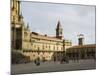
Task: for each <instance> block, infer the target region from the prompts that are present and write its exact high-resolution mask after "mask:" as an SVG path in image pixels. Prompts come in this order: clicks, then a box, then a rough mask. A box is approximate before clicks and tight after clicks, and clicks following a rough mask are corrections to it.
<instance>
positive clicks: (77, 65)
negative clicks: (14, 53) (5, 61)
mask: <svg viewBox="0 0 100 75" xmlns="http://www.w3.org/2000/svg"><path fill="white" fill-rule="evenodd" d="M89 69H96V61H95V60H93V59H88V60H79V62H77V61H76V62H74V61H69V63H64V64H61V63H60V62H53V61H51V62H44V63H43V62H41V64H40V66H36V65H35V64H34V62H31V63H27V64H17V65H12V66H11V74H12V75H15V74H28V73H43V72H57V71H74V70H89Z"/></svg>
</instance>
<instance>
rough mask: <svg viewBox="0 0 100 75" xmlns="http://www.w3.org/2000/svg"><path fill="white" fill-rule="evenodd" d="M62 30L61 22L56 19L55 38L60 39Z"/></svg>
mask: <svg viewBox="0 0 100 75" xmlns="http://www.w3.org/2000/svg"><path fill="white" fill-rule="evenodd" d="M62 31H63V29H62V26H61V23H60V21H59V20H58V24H57V28H56V38H59V39H62V37H63V32H62Z"/></svg>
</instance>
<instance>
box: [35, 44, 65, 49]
mask: <svg viewBox="0 0 100 75" xmlns="http://www.w3.org/2000/svg"><path fill="white" fill-rule="evenodd" d="M33 48H35V49H36V48H38V49H43V50H44V49H51V48H52V49H53V50H56V49H57V50H63V47H58V46H50V45H42V46H38V45H33Z"/></svg>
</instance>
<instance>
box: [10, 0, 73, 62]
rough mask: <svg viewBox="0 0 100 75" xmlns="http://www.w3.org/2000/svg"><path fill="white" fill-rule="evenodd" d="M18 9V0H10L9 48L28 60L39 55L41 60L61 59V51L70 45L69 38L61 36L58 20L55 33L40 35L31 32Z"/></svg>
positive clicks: (61, 29) (61, 30) (61, 31)
mask: <svg viewBox="0 0 100 75" xmlns="http://www.w3.org/2000/svg"><path fill="white" fill-rule="evenodd" d="M23 18H24V17H23V15H22V14H21V10H20V1H19V0H12V1H11V48H12V51H19V52H21V53H22V54H23V55H25V56H29V57H30V60H35V59H36V58H37V57H39V58H40V59H41V60H42V59H43V58H45V60H53V59H54V58H56V59H57V60H61V58H62V56H63V53H64V52H65V51H66V49H67V48H69V47H71V46H72V42H71V41H70V40H66V39H64V37H63V28H62V26H61V23H60V21H58V23H57V27H56V35H55V36H48V35H47V34H44V35H41V34H39V33H37V32H32V31H31V30H30V28H29V25H28V24H25V22H24V20H23Z"/></svg>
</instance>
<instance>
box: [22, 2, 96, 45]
mask: <svg viewBox="0 0 100 75" xmlns="http://www.w3.org/2000/svg"><path fill="white" fill-rule="evenodd" d="M21 12H22V15H23V16H24V21H25V23H26V24H27V23H29V26H30V29H31V31H34V32H38V33H40V34H47V35H49V36H55V35H56V31H55V29H56V26H57V22H58V20H60V22H61V25H62V28H63V36H64V37H65V39H69V40H72V43H73V45H77V41H78V40H77V35H78V34H80V33H81V34H84V37H85V44H94V43H95V6H83V5H70V4H54V3H37V2H27V1H26V2H21Z"/></svg>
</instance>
